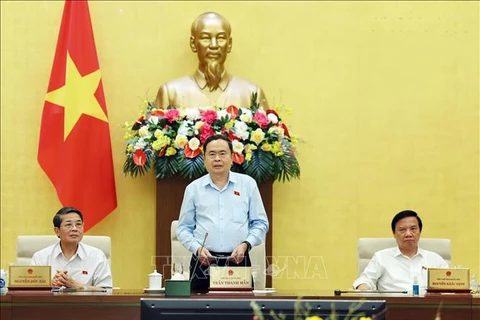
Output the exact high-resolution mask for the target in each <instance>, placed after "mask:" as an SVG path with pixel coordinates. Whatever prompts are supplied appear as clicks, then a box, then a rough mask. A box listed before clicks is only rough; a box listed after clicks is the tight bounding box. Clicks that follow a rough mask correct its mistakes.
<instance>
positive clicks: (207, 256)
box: [197, 247, 213, 266]
mask: <svg viewBox="0 0 480 320" xmlns="http://www.w3.org/2000/svg"><path fill="white" fill-rule="evenodd" d="M197 258H198V259H199V260H200V263H201V264H202V265H204V266H208V265H210V262H211V261H212V260H213V258H212V254H211V253H210V251H208V249H206V248H205V247H200V248H199V249H198V251H197Z"/></svg>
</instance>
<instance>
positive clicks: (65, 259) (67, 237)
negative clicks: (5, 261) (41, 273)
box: [32, 207, 112, 290]
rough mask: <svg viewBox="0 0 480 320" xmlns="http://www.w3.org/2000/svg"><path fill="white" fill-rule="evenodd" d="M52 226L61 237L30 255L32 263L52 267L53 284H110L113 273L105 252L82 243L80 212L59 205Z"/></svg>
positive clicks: (85, 287)
mask: <svg viewBox="0 0 480 320" xmlns="http://www.w3.org/2000/svg"><path fill="white" fill-rule="evenodd" d="M53 230H54V231H55V234H56V235H57V237H58V238H59V239H60V241H59V242H58V243H56V244H54V245H51V246H49V247H47V248H45V249H42V250H40V251H37V252H35V254H34V255H33V257H32V265H34V266H51V267H52V284H53V286H55V287H66V288H74V289H79V290H95V289H99V288H111V287H112V273H111V272H110V266H109V265H108V261H107V258H106V257H105V254H104V253H103V252H102V251H101V250H100V249H97V248H95V247H91V246H89V245H86V244H83V243H81V241H82V238H83V215H82V213H81V212H80V211H79V210H78V209H75V208H73V207H63V208H62V209H60V210H59V211H58V212H57V213H56V214H55V216H54V217H53Z"/></svg>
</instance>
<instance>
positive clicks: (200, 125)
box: [195, 121, 203, 130]
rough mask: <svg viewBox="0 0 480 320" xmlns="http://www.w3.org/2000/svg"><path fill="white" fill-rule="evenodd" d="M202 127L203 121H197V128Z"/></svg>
mask: <svg viewBox="0 0 480 320" xmlns="http://www.w3.org/2000/svg"><path fill="white" fill-rule="evenodd" d="M201 127H203V121H198V122H197V123H195V129H197V130H198V129H200V128H201Z"/></svg>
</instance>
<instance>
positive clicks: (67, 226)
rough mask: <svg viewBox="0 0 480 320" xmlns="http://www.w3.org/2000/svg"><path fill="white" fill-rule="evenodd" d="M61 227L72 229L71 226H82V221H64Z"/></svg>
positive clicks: (78, 227)
mask: <svg viewBox="0 0 480 320" xmlns="http://www.w3.org/2000/svg"><path fill="white" fill-rule="evenodd" d="M61 227H64V228H65V229H68V230H71V229H73V227H75V228H76V229H81V228H83V222H75V223H71V222H69V223H65V224H64V225H63V226H61Z"/></svg>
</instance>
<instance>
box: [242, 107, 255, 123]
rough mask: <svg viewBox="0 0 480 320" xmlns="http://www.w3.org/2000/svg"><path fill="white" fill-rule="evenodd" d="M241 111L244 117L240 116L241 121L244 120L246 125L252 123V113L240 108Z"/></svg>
mask: <svg viewBox="0 0 480 320" xmlns="http://www.w3.org/2000/svg"><path fill="white" fill-rule="evenodd" d="M240 110H242V115H241V116H240V120H242V121H243V122H245V123H250V122H252V111H251V110H250V109H246V108H240Z"/></svg>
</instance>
